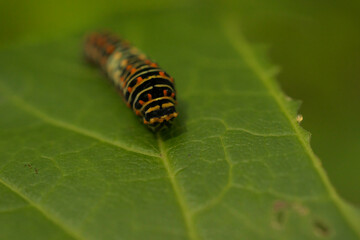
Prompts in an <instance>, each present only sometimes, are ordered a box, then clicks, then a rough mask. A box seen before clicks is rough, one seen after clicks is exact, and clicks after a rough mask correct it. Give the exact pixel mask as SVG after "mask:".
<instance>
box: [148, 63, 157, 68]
mask: <svg viewBox="0 0 360 240" xmlns="http://www.w3.org/2000/svg"><path fill="white" fill-rule="evenodd" d="M150 67H158V65H157V64H156V63H151V64H150Z"/></svg>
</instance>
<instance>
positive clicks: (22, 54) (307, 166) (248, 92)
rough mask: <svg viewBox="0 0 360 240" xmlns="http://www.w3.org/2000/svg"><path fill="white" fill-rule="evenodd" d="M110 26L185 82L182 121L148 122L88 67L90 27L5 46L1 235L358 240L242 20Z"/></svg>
mask: <svg viewBox="0 0 360 240" xmlns="http://www.w3.org/2000/svg"><path fill="white" fill-rule="evenodd" d="M99 25H101V24H99ZM102 26H106V27H107V28H108V29H109V28H110V29H112V30H114V31H115V32H117V33H119V34H122V35H123V36H124V37H125V38H127V39H129V40H130V41H132V42H133V43H134V45H136V46H138V47H139V48H140V49H141V50H142V51H144V52H146V53H147V54H148V55H149V56H151V57H152V58H153V59H155V60H156V61H157V62H159V64H160V65H161V66H162V67H163V68H164V69H166V70H167V71H168V72H169V73H170V74H171V75H173V76H174V77H175V80H176V84H177V92H178V93H177V94H178V101H179V105H178V106H179V107H178V109H179V114H180V115H179V118H178V119H177V122H176V124H175V125H174V126H173V128H172V129H170V130H169V131H167V132H165V133H161V134H153V133H152V132H150V131H149V130H148V129H146V127H144V126H143V125H142V124H141V123H140V122H139V121H138V119H137V118H136V116H135V115H134V114H133V113H132V112H131V111H130V110H129V109H128V108H127V107H126V106H125V104H124V103H123V102H122V100H121V98H120V97H119V96H118V94H117V93H116V91H115V89H114V88H113V87H112V86H111V85H110V84H109V83H108V82H106V81H105V80H104V79H105V77H104V76H103V75H102V74H101V73H100V72H99V71H98V69H94V68H91V67H89V66H88V65H87V64H86V62H85V61H84V59H83V56H82V54H81V43H82V33H79V34H78V35H73V36H69V37H64V38H59V39H57V40H52V41H48V42H43V43H39V44H32V45H23V46H21V45H19V46H14V47H12V48H9V49H6V50H1V52H0V81H1V82H0V93H1V95H0V113H1V118H0V196H1V198H0V239H37V240H38V239H192V240H196V239H319V238H322V239H358V238H359V235H360V227H359V215H358V210H355V209H352V208H350V207H349V206H348V205H347V204H346V203H344V202H343V201H342V200H341V199H340V198H339V197H338V195H337V194H336V193H335V191H334V190H333V188H332V186H331V185H330V183H329V181H328V179H327V177H326V175H325V173H324V171H323V170H322V168H321V164H320V162H319V160H318V159H317V158H316V156H315V155H314V153H313V152H312V150H311V148H310V146H309V134H308V133H306V132H305V131H303V130H302V129H301V127H300V126H299V124H298V122H297V121H296V117H297V108H298V103H296V102H295V101H293V100H291V99H290V98H288V97H286V96H285V95H284V94H283V93H282V92H281V90H280V89H279V87H278V86H277V84H276V81H275V77H274V75H275V74H276V72H277V68H276V67H273V66H272V65H271V64H269V63H268V61H267V60H266V53H265V50H264V48H263V47H262V46H258V45H253V44H250V43H249V42H247V40H246V37H245V36H243V34H242V29H241V25H240V24H239V23H238V21H237V20H236V18H232V17H230V16H226V15H225V14H224V15H222V14H218V13H213V12H211V11H208V10H206V9H197V8H194V9H192V8H188V9H182V10H181V11H179V10H176V9H166V10H161V9H158V10H154V11H149V12H146V11H144V12H143V11H140V12H133V13H129V14H125V15H123V16H116V17H113V18H110V19H109V20H104V23H103V24H102ZM84 33H85V31H84Z"/></svg>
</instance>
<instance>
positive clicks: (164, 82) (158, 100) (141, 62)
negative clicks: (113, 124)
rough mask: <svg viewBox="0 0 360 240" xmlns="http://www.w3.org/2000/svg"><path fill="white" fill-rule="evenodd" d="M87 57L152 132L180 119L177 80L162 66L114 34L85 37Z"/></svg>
mask: <svg viewBox="0 0 360 240" xmlns="http://www.w3.org/2000/svg"><path fill="white" fill-rule="evenodd" d="M84 53H85V58H86V59H87V60H88V61H89V62H91V63H93V64H95V65H97V66H98V67H100V68H101V69H102V71H103V72H104V73H105V74H106V75H107V77H108V78H109V79H110V81H111V82H112V83H113V84H114V86H115V87H116V88H117V90H118V91H119V92H120V95H121V96H122V97H123V99H124V101H125V102H126V104H127V106H128V107H129V108H131V109H132V110H133V111H134V112H135V114H136V115H137V116H139V117H140V118H142V121H143V123H144V124H145V125H147V126H148V127H149V128H150V129H151V130H153V131H158V130H160V129H163V128H166V127H170V126H171V124H172V122H173V120H174V119H175V118H176V117H177V116H178V113H177V112H176V109H175V105H176V104H177V101H176V91H175V86H174V78H172V77H171V76H170V75H169V74H167V73H166V72H165V71H164V70H162V69H161V68H160V67H159V65H158V64H157V63H155V62H153V61H152V60H150V59H149V58H147V56H146V55H145V54H143V53H142V52H141V51H140V50H138V49H137V48H135V47H133V46H132V45H131V44H130V43H129V42H128V41H126V40H124V39H121V38H119V37H117V36H115V35H113V34H111V33H91V34H89V35H88V36H86V37H85V48H84Z"/></svg>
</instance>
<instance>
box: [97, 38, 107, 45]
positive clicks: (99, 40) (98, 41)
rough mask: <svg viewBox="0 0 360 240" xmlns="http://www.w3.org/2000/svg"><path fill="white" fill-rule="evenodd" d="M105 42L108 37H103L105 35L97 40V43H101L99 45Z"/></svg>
mask: <svg viewBox="0 0 360 240" xmlns="http://www.w3.org/2000/svg"><path fill="white" fill-rule="evenodd" d="M105 42H106V39H105V38H103V37H99V38H98V39H97V40H96V43H97V45H99V46H102V45H104V44H105Z"/></svg>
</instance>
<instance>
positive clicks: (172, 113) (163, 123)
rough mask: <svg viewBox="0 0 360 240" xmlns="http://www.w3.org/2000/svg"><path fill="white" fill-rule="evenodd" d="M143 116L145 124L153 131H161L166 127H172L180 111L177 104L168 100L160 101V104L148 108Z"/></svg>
mask: <svg viewBox="0 0 360 240" xmlns="http://www.w3.org/2000/svg"><path fill="white" fill-rule="evenodd" d="M143 116H144V117H143V121H144V124H146V125H147V126H148V127H149V128H150V129H151V130H153V131H159V130H161V129H163V128H165V127H170V126H171V124H172V121H173V120H174V119H175V118H176V117H177V116H178V113H177V112H176V109H175V105H174V104H173V103H172V102H171V101H168V102H165V103H164V102H159V104H157V105H155V106H153V107H150V108H148V109H147V110H146V112H145V113H144V115H143Z"/></svg>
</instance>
